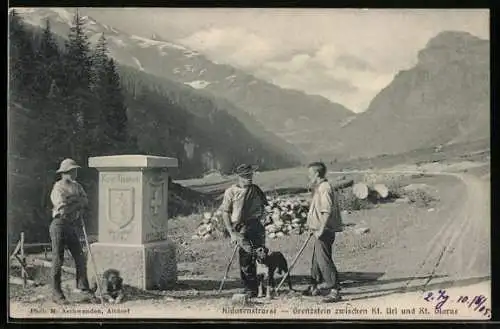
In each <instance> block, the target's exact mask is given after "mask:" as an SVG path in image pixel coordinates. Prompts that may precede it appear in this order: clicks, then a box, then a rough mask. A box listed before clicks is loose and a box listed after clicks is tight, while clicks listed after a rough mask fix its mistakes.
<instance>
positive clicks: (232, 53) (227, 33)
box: [178, 27, 280, 68]
mask: <svg viewBox="0 0 500 329" xmlns="http://www.w3.org/2000/svg"><path fill="white" fill-rule="evenodd" d="M178 42H180V43H181V44H183V45H186V46H188V47H191V48H194V49H196V50H199V51H202V52H205V53H206V54H207V55H208V56H209V57H211V58H216V59H217V61H219V62H225V63H227V64H232V65H236V66H239V67H242V68H253V67H257V66H259V65H261V64H262V63H263V62H265V61H268V60H270V59H273V58H274V57H276V56H279V55H280V52H279V49H278V48H277V46H276V44H275V43H274V42H273V41H272V40H270V39H267V38H265V37H262V36H259V35H258V34H256V33H252V32H251V31H248V30H245V29H243V28H238V27H234V28H233V27H230V28H210V29H207V30H201V31H198V32H195V33H193V34H192V35H190V36H189V37H187V38H184V39H181V40H179V41H178Z"/></svg>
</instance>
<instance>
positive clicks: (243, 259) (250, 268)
mask: <svg viewBox="0 0 500 329" xmlns="http://www.w3.org/2000/svg"><path fill="white" fill-rule="evenodd" d="M242 234H243V240H242V242H241V245H240V248H239V255H238V256H239V261H240V276H241V281H242V283H243V286H244V287H245V290H247V291H254V292H257V290H258V282H257V263H256V260H255V257H254V255H255V250H256V249H257V248H259V247H263V246H264V245H265V242H266V235H265V229H264V226H262V225H256V226H254V227H252V228H249V229H248V230H244V232H242Z"/></svg>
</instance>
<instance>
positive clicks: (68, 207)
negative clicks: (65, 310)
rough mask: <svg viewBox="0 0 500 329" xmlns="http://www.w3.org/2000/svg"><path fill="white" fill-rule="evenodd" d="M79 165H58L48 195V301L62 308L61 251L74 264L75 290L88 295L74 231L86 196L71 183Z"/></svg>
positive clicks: (63, 297)
mask: <svg viewBox="0 0 500 329" xmlns="http://www.w3.org/2000/svg"><path fill="white" fill-rule="evenodd" d="M78 168H80V166H79V165H77V164H76V162H75V161H74V160H73V159H65V160H63V161H62V162H61V164H60V166H59V169H58V170H57V173H58V174H60V175H61V179H60V180H58V181H57V182H56V183H55V184H54V187H53V188H52V192H51V193H50V200H51V201H52V205H53V208H52V222H51V224H50V239H51V242H52V274H51V276H52V298H53V301H54V302H56V303H59V304H66V303H67V301H66V297H65V296H64V294H63V291H62V289H61V269H62V265H63V262H64V249H65V248H68V249H69V251H70V252H71V255H72V256H73V258H74V260H75V266H76V288H77V289H76V290H77V291H79V292H82V293H84V294H85V295H91V293H90V289H89V282H88V279H87V271H86V266H85V257H84V255H83V250H82V246H81V244H80V239H79V235H78V232H77V228H78V227H79V225H80V216H81V215H82V214H83V212H84V211H85V210H86V207H87V205H88V199H87V194H86V193H85V191H84V190H83V187H82V186H81V185H80V184H79V183H78V182H77V181H76V180H75V179H76V177H77V170H78Z"/></svg>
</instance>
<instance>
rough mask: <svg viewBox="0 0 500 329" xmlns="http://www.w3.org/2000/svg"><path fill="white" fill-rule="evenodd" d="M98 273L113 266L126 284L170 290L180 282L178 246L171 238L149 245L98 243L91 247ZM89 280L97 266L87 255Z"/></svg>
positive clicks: (150, 288) (142, 287) (141, 287)
mask: <svg viewBox="0 0 500 329" xmlns="http://www.w3.org/2000/svg"><path fill="white" fill-rule="evenodd" d="M90 249H91V252H92V257H93V259H94V262H95V264H96V266H97V271H98V273H99V274H101V275H102V273H103V272H104V271H105V270H107V269H110V268H113V269H116V270H118V271H120V274H121V276H122V278H123V283H124V284H125V285H129V286H132V287H136V288H139V289H144V290H167V289H171V288H173V287H174V286H175V284H176V282H177V255H176V248H175V245H174V243H173V242H171V241H162V242H158V243H151V244H146V245H118V244H111V243H100V242H96V243H94V244H92V245H91V246H90ZM87 273H88V277H89V280H92V278H93V277H94V267H93V264H92V263H91V261H90V258H88V261H87Z"/></svg>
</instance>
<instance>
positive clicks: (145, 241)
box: [87, 155, 178, 290]
mask: <svg viewBox="0 0 500 329" xmlns="http://www.w3.org/2000/svg"><path fill="white" fill-rule="evenodd" d="M177 165H178V162H177V159H175V158H167V157H157V156H148V155H116V156H103V157H92V158H89V167H92V168H96V169H97V170H98V171H99V219H98V223H99V235H98V242H96V243H93V244H92V245H91V247H90V248H91V252H92V257H93V259H94V262H95V264H96V267H97V272H98V275H99V274H102V273H103V272H104V271H105V270H107V269H110V268H113V269H116V270H118V271H120V273H121V276H122V277H123V279H124V282H125V284H127V285H130V286H133V287H136V288H140V289H147V290H153V289H161V290H164V289H169V288H172V287H173V286H174V285H175V283H176V281H177V263H176V250H175V249H176V248H175V245H174V244H173V242H172V241H170V240H169V239H168V234H167V233H168V230H167V219H168V216H167V211H168V209H167V205H168V171H167V169H168V168H172V167H177ZM87 271H88V274H89V278H92V277H94V266H93V264H92V263H91V262H90V260H89V262H88V265H87Z"/></svg>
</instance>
